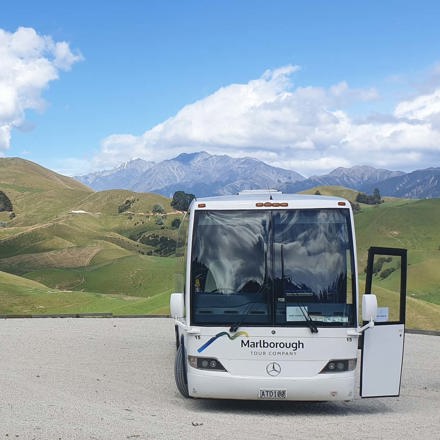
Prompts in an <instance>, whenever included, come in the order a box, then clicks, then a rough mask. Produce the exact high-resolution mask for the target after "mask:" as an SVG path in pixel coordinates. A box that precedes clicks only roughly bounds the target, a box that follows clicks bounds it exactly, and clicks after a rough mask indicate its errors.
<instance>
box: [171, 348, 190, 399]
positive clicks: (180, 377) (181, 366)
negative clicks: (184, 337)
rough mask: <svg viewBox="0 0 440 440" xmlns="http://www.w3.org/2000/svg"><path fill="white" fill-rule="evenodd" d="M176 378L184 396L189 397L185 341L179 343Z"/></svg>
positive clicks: (175, 369)
mask: <svg viewBox="0 0 440 440" xmlns="http://www.w3.org/2000/svg"><path fill="white" fill-rule="evenodd" d="M174 378H175V379H176V385H177V389H178V390H179V391H180V394H182V396H183V397H189V392H188V380H187V376H186V362H185V347H184V345H183V341H182V342H181V343H180V344H179V347H178V349H177V353H176V361H175V363H174Z"/></svg>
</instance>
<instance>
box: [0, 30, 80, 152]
mask: <svg viewBox="0 0 440 440" xmlns="http://www.w3.org/2000/svg"><path fill="white" fill-rule="evenodd" d="M81 59H82V57H81V55H78V54H74V53H73V52H72V51H71V50H70V48H69V45H68V44H67V43H66V42H58V43H57V42H54V41H53V40H52V38H51V37H48V36H41V35H39V34H38V33H37V32H36V31H35V30H34V29H32V28H25V27H20V28H18V29H17V31H16V32H14V33H11V32H7V31H5V30H3V29H0V152H1V151H2V150H3V151H4V150H6V149H8V148H9V145H10V140H11V131H12V129H13V128H14V127H19V126H20V125H22V124H23V123H24V119H25V112H26V110H29V109H34V110H42V109H44V105H45V103H44V100H43V98H42V96H41V95H42V92H43V90H44V89H45V88H46V87H47V86H48V84H49V83H50V82H51V81H53V80H56V79H58V74H59V71H60V70H69V69H70V67H71V66H72V65H73V64H74V63H75V62H77V61H79V60H81Z"/></svg>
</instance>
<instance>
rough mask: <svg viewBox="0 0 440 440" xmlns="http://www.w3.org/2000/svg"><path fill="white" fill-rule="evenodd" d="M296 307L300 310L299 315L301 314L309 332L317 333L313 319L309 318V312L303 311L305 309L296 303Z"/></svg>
mask: <svg viewBox="0 0 440 440" xmlns="http://www.w3.org/2000/svg"><path fill="white" fill-rule="evenodd" d="M296 306H297V307H299V309H300V310H301V313H302V314H303V316H304V319H305V320H306V322H307V325H308V326H309V328H310V331H311V332H312V333H318V327H317V326H316V324H315V321H313V319H312V318H311V316H310V315H309V312H308V311H307V310H306V309H305V307H304V306H303V305H301V304H300V303H296Z"/></svg>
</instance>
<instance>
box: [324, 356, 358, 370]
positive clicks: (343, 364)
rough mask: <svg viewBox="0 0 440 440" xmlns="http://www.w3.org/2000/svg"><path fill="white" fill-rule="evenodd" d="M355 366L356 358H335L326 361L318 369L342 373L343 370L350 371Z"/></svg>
mask: <svg viewBox="0 0 440 440" xmlns="http://www.w3.org/2000/svg"><path fill="white" fill-rule="evenodd" d="M355 368H356V359H335V360H331V361H329V362H328V363H327V365H326V366H325V367H324V368H323V369H322V370H321V371H320V374H321V373H343V372H344V371H352V370H354V369H355Z"/></svg>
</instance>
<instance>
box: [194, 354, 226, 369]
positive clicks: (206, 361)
mask: <svg viewBox="0 0 440 440" xmlns="http://www.w3.org/2000/svg"><path fill="white" fill-rule="evenodd" d="M188 362H189V364H190V365H191V367H193V368H197V369H198V370H214V371H226V368H225V367H224V366H223V365H222V364H221V362H220V361H218V360H217V359H215V358H207V357H198V356H188Z"/></svg>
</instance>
